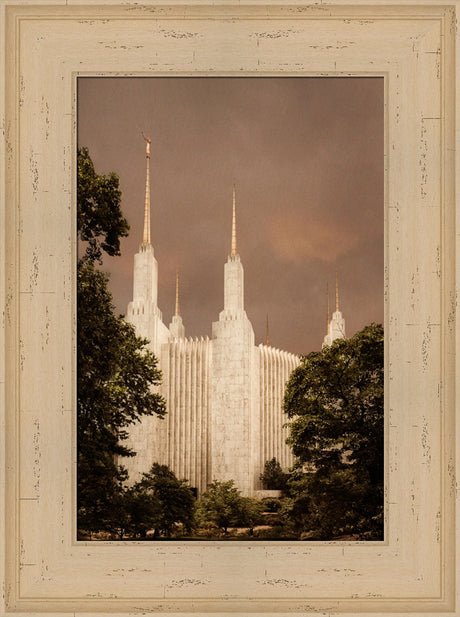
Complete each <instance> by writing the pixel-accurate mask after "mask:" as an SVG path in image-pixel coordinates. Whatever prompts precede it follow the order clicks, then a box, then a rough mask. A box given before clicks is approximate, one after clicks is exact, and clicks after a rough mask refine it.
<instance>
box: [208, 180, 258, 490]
mask: <svg viewBox="0 0 460 617" xmlns="http://www.w3.org/2000/svg"><path fill="white" fill-rule="evenodd" d="M258 386H259V355H258V353H257V351H256V348H255V345H254V331H253V329H252V325H251V323H250V321H249V319H248V317H247V315H246V311H245V310H244V271H243V265H242V263H241V260H240V256H239V254H238V252H237V243H236V213H235V188H233V218H232V243H231V252H230V255H229V256H228V259H227V263H226V264H225V266H224V309H223V310H222V311H221V313H220V314H219V321H216V322H214V323H213V324H212V387H211V396H212V405H211V461H212V467H211V475H212V479H213V480H220V481H225V480H234V481H235V483H236V485H237V486H238V488H239V489H240V490H241V491H242V493H243V494H244V495H250V494H251V493H252V492H253V490H254V487H255V485H256V484H257V481H258V470H259V460H258V458H259V457H258V453H259V447H258V444H259V439H260V421H259V416H260V410H259V389H258Z"/></svg>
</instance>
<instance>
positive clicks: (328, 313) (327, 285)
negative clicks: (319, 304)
mask: <svg viewBox="0 0 460 617" xmlns="http://www.w3.org/2000/svg"><path fill="white" fill-rule="evenodd" d="M326 296H327V333H328V334H329V333H330V330H331V316H330V310H329V283H326Z"/></svg>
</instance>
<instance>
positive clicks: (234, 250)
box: [232, 184, 236, 255]
mask: <svg viewBox="0 0 460 617" xmlns="http://www.w3.org/2000/svg"><path fill="white" fill-rule="evenodd" d="M232 255H236V214H235V184H233V219H232Z"/></svg>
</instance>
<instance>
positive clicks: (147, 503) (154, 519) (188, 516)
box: [130, 463, 195, 537]
mask: <svg viewBox="0 0 460 617" xmlns="http://www.w3.org/2000/svg"><path fill="white" fill-rule="evenodd" d="M130 492H131V504H132V505H131V525H132V531H133V533H139V532H140V535H142V534H143V533H144V535H145V532H146V531H147V530H148V529H153V530H154V537H156V536H158V535H159V534H163V535H165V536H167V537H169V536H171V534H172V533H173V531H174V530H175V528H176V527H177V525H178V524H180V525H181V526H182V527H183V529H184V531H186V532H190V531H191V530H192V528H193V525H194V515H195V497H194V495H193V492H192V489H191V488H190V486H189V485H188V483H187V482H186V481H185V480H179V479H178V478H177V477H176V475H175V474H174V472H173V471H171V470H170V469H169V467H168V466H167V465H160V464H159V463H154V464H153V465H152V467H151V469H150V471H149V472H148V473H144V474H143V475H142V479H141V480H140V481H139V482H137V483H136V484H135V485H134V486H133V487H132V489H131V491H130Z"/></svg>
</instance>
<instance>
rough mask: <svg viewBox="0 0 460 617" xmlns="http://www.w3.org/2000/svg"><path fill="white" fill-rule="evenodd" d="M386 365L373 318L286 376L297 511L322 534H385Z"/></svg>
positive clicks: (380, 334)
mask: <svg viewBox="0 0 460 617" xmlns="http://www.w3.org/2000/svg"><path fill="white" fill-rule="evenodd" d="M383 372H384V367H383V328H382V326H380V325H376V324H371V325H370V326H367V327H366V328H364V329H363V330H362V331H361V332H358V333H357V334H356V335H355V336H353V337H352V338H351V339H341V340H337V341H335V342H334V343H333V344H332V345H331V346H327V347H325V348H324V349H323V350H322V351H321V352H313V353H311V354H309V355H308V356H306V357H304V358H303V359H302V362H301V364H300V365H299V366H298V367H297V368H296V369H295V370H294V371H293V373H292V374H291V377H290V379H289V381H288V384H287V387H286V392H285V398H284V410H285V412H286V413H287V415H288V417H289V418H290V422H289V428H290V436H289V440H288V442H289V443H290V445H291V446H292V449H293V452H294V455H295V456H296V457H297V477H296V478H294V479H293V480H292V481H291V482H290V494H291V497H293V499H294V502H293V516H294V517H296V520H297V521H298V525H299V526H300V527H303V528H305V529H307V528H308V529H310V530H313V531H312V535H315V534H316V537H318V538H320V539H324V538H325V537H326V536H327V537H328V538H330V537H332V536H334V535H340V534H345V533H360V534H364V533H366V532H368V534H369V535H371V536H372V537H380V536H381V535H382V525H383V521H382V517H383ZM315 530H316V531H315Z"/></svg>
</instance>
